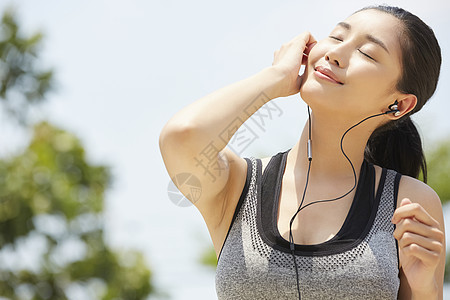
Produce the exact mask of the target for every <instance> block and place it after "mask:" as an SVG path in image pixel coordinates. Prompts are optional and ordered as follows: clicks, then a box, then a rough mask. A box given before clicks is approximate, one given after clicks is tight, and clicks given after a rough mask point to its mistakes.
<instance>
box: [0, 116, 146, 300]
mask: <svg viewBox="0 0 450 300" xmlns="http://www.w3.org/2000/svg"><path fill="white" fill-rule="evenodd" d="M84 156H85V153H84V149H83V147H82V145H81V144H80V142H79V140H78V139H77V138H76V137H75V136H73V135H72V134H70V133H68V132H65V131H63V130H61V129H57V128H55V127H53V126H52V125H50V124H48V123H46V122H41V123H39V124H37V125H35V127H34V134H33V138H32V140H31V143H30V145H29V146H28V148H27V149H26V150H25V151H24V152H23V153H21V154H19V155H17V156H16V157H13V158H11V159H9V160H8V161H4V160H0V229H1V235H0V249H1V250H2V251H1V252H0V262H1V263H0V291H2V293H3V295H4V296H7V297H11V298H12V299H22V298H23V297H20V294H21V293H25V292H26V293H29V294H33V295H34V297H33V298H32V299H66V298H67V295H68V293H69V294H70V291H71V290H72V292H73V289H74V288H77V289H85V290H86V291H84V292H85V293H91V294H92V293H93V294H94V297H89V298H95V299H145V298H146V297H147V296H148V295H149V294H150V293H151V292H152V291H153V290H154V288H153V286H152V285H151V283H150V278H151V273H150V271H149V270H148V268H147V266H146V262H145V260H144V257H143V256H142V254H140V253H137V252H131V251H128V252H120V253H115V252H114V251H112V250H111V249H109V248H108V246H107V245H106V244H105V241H104V235H103V226H102V225H103V222H102V211H103V204H104V201H103V197H104V192H105V190H106V188H107V187H108V186H109V185H110V184H111V176H110V174H109V170H108V168H106V167H104V166H92V165H89V164H88V163H87V162H86V160H85V157H84ZM27 240H28V241H27ZM30 245H31V246H30ZM33 245H34V247H33ZM30 247H33V248H32V249H30ZM23 253H27V254H26V255H27V256H29V257H36V259H35V260H36V262H37V264H38V265H37V266H34V267H33V266H32V265H26V264H24V263H21V259H23V258H22V257H21V255H22V254H23ZM7 260H9V261H7ZM30 268H33V269H32V270H31V269H30ZM93 284H94V285H93ZM90 286H94V287H90ZM18 295H19V296H18Z"/></svg>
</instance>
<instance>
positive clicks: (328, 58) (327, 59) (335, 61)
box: [325, 54, 341, 67]
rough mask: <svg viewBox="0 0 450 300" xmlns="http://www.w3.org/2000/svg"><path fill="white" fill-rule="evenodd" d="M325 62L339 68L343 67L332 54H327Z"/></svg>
mask: <svg viewBox="0 0 450 300" xmlns="http://www.w3.org/2000/svg"><path fill="white" fill-rule="evenodd" d="M325 60H326V61H328V62H330V63H332V64H335V65H337V66H338V67H340V66H341V64H340V63H339V60H338V59H337V57H334V55H333V56H332V55H331V54H326V55H325Z"/></svg>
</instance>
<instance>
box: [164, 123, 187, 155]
mask: <svg viewBox="0 0 450 300" xmlns="http://www.w3.org/2000/svg"><path fill="white" fill-rule="evenodd" d="M193 131H194V127H193V126H192V125H191V124H188V123H183V124H173V123H171V122H168V123H166V125H164V127H163V129H162V130H161V132H160V134H159V149H160V151H161V153H162V154H163V153H164V152H165V151H166V150H168V148H173V147H179V146H180V145H183V144H184V143H186V142H188V141H190V140H192V139H191V137H192V132H193Z"/></svg>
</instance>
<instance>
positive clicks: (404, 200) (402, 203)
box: [400, 198, 412, 206]
mask: <svg viewBox="0 0 450 300" xmlns="http://www.w3.org/2000/svg"><path fill="white" fill-rule="evenodd" d="M411 203H412V202H411V200H409V199H408V198H403V199H402V202H401V203H400V206H405V205H407V204H411Z"/></svg>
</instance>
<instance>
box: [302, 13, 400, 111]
mask: <svg viewBox="0 0 450 300" xmlns="http://www.w3.org/2000/svg"><path fill="white" fill-rule="evenodd" d="M400 29H401V23H400V21H399V20H397V19H396V18H395V17H394V16H391V15H389V14H387V13H384V12H380V11H376V10H372V9H370V10H365V11H361V12H358V13H356V14H353V15H352V16H350V17H349V18H347V19H346V20H345V21H344V22H341V23H339V24H338V25H336V27H335V28H334V29H333V30H332V31H331V33H330V36H329V37H326V38H325V39H323V40H321V41H319V42H318V43H317V44H316V45H315V46H314V47H313V48H312V50H311V52H310V53H309V56H308V63H307V65H306V68H305V76H304V79H303V83H302V87H301V89H300V93H301V96H302V98H303V99H304V100H305V102H307V103H308V104H309V105H310V106H311V107H312V109H313V110H315V109H317V111H323V110H326V111H328V112H331V113H342V112H343V111H345V112H347V113H350V114H352V115H355V116H368V115H370V114H374V113H379V112H382V111H386V109H387V107H388V105H390V104H392V103H393V102H394V101H395V100H396V97H397V96H398V95H399V93H398V91H397V90H396V89H395V85H396V83H397V81H398V79H399V76H400V75H401V49H400V44H399V35H398V33H399V31H400ZM330 71H331V72H332V73H330ZM330 77H334V79H335V80H333V79H330Z"/></svg>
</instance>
